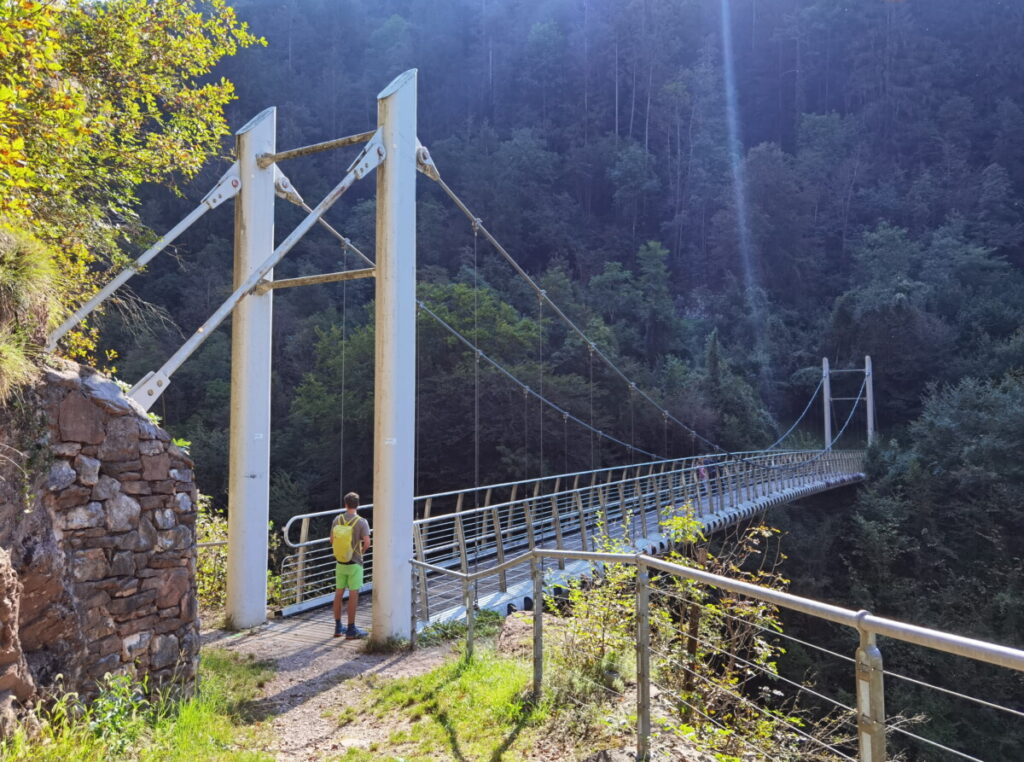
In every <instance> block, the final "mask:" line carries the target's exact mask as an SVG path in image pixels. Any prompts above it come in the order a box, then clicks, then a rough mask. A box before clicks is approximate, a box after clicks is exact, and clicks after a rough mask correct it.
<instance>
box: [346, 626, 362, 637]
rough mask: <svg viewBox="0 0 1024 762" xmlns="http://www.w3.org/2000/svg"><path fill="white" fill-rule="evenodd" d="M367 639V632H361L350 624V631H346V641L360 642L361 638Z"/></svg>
mask: <svg viewBox="0 0 1024 762" xmlns="http://www.w3.org/2000/svg"><path fill="white" fill-rule="evenodd" d="M365 637H366V631H365V630H360V629H359V628H358V627H356V626H355V625H354V624H350V625H349V626H348V629H347V630H345V640H359V639H360V638H365Z"/></svg>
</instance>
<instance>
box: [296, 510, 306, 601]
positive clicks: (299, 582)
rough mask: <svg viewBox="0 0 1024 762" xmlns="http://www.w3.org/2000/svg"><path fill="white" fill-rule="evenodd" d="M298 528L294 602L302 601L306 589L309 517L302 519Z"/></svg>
mask: <svg viewBox="0 0 1024 762" xmlns="http://www.w3.org/2000/svg"><path fill="white" fill-rule="evenodd" d="M300 527H301V528H300V529H299V562H298V567H297V568H296V571H295V602H296V603H302V599H303V598H304V595H303V593H304V592H305V590H306V541H307V540H309V517H308V516H306V517H305V518H303V519H302V524H301V525H300Z"/></svg>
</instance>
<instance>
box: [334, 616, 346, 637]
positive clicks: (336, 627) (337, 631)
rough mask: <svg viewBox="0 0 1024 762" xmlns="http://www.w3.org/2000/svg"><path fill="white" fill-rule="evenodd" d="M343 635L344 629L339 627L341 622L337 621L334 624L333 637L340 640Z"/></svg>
mask: <svg viewBox="0 0 1024 762" xmlns="http://www.w3.org/2000/svg"><path fill="white" fill-rule="evenodd" d="M344 634H345V628H344V627H342V626H341V620H340V619H337V620H335V622H334V637H336V638H340V637H341V636H342V635H344Z"/></svg>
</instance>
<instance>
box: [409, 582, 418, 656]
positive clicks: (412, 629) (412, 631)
mask: <svg viewBox="0 0 1024 762" xmlns="http://www.w3.org/2000/svg"><path fill="white" fill-rule="evenodd" d="M416 583H417V575H416V564H409V584H410V585H411V586H412V610H411V611H410V612H409V613H410V617H409V618H410V620H411V621H410V623H409V648H411V649H412V650H413V651H415V650H416V623H417V616H416Z"/></svg>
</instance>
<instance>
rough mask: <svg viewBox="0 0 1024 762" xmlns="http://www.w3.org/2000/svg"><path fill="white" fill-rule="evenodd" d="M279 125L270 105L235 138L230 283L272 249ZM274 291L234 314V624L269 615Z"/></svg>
mask: <svg viewBox="0 0 1024 762" xmlns="http://www.w3.org/2000/svg"><path fill="white" fill-rule="evenodd" d="M276 124H277V111H276V110H275V109H273V108H268V109H266V110H264V111H263V112H261V113H260V114H258V115H257V116H256V117H254V118H253V119H252V121H250V122H249V123H248V124H247V125H245V126H244V127H242V129H241V130H239V131H238V134H237V136H236V148H237V151H238V169H239V177H240V179H241V181H242V184H241V189H240V191H239V194H238V201H237V203H236V204H235V266H234V286H235V288H237V287H238V286H240V285H241V284H242V282H243V281H245V279H246V278H248V277H249V276H250V275H252V273H253V272H254V271H256V270H257V269H258V268H259V267H260V265H262V264H263V263H264V262H265V261H266V260H267V259H269V257H270V255H271V254H272V253H273V251H274V167H273V166H269V167H267V168H266V169H261V168H260V166H259V165H258V164H257V161H256V160H257V157H258V156H259V155H260V154H263V153H271V154H272V153H274V152H275V150H276ZM267 277H268V279H269V278H270V277H272V275H269V274H268V276H267ZM273 293H274V292H273V291H268V292H266V293H265V294H255V293H252V294H249V295H248V296H246V297H245V298H243V299H242V300H241V301H240V302H239V303H238V305H237V306H236V307H235V311H234V316H233V318H232V328H231V424H230V425H231V432H230V439H229V444H228V569H227V609H226V614H227V621H228V624H229V626H231V627H233V628H235V629H244V628H247V627H255V626H256V625H258V624H262V623H263V622H264V621H265V620H266V618H267V544H268V542H267V541H268V538H267V522H268V520H269V513H270V507H269V501H270V337H271V323H272V316H273V311H272V309H273Z"/></svg>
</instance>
